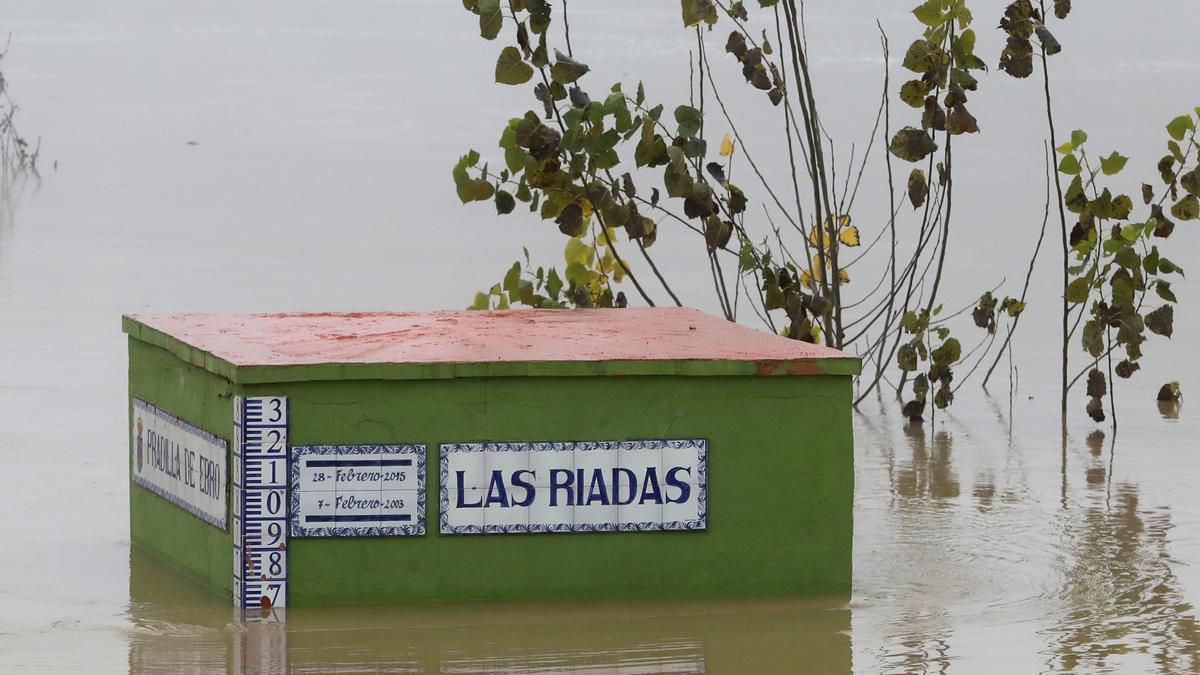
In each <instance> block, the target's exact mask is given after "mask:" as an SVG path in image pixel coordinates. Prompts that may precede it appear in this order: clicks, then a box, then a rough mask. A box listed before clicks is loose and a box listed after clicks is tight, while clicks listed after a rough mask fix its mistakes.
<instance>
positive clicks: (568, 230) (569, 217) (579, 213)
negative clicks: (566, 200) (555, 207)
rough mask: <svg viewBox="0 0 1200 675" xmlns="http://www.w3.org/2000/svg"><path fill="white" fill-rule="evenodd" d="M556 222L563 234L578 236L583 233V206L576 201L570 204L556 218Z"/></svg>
mask: <svg viewBox="0 0 1200 675" xmlns="http://www.w3.org/2000/svg"><path fill="white" fill-rule="evenodd" d="M554 222H555V223H557V224H558V229H559V231H560V232H562V233H563V234H565V235H567V236H569V237H578V236H579V235H581V234H583V207H581V206H579V204H575V203H571V204H568V205H567V206H566V208H564V209H563V210H562V213H560V214H558V217H557V218H555V219H554Z"/></svg>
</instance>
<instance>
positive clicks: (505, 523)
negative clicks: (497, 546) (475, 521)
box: [483, 506, 529, 534]
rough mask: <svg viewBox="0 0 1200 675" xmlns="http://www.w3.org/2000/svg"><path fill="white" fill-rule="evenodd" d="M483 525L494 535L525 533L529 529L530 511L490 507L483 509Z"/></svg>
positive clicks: (521, 508)
mask: <svg viewBox="0 0 1200 675" xmlns="http://www.w3.org/2000/svg"><path fill="white" fill-rule="evenodd" d="M483 524H484V526H485V528H484V529H485V531H487V532H489V533H493V534H498V533H505V532H524V531H526V530H527V529H528V527H529V509H527V508H523V507H517V506H514V507H509V508H503V507H499V506H489V507H487V508H485V509H483Z"/></svg>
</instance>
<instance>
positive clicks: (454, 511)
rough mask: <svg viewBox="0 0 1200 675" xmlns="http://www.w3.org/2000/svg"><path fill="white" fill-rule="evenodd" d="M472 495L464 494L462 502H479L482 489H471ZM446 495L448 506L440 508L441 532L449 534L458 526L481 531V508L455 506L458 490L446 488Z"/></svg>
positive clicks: (482, 523)
mask: <svg viewBox="0 0 1200 675" xmlns="http://www.w3.org/2000/svg"><path fill="white" fill-rule="evenodd" d="M472 492H474V493H475V494H474V495H469V496H468V495H464V496H463V503H466V504H473V503H479V501H480V500H481V499H482V491H481V490H478V489H475V490H472ZM447 497H448V499H449V505H448V507H445V508H443V509H442V513H441V523H442V526H441V532H442V534H450V533H452V532H453V531H454V530H457V529H459V528H468V529H470V530H472V531H477V532H482V531H483V525H484V519H483V509H482V508H464V507H459V506H457V505H458V503H459V494H458V490H448V491H447Z"/></svg>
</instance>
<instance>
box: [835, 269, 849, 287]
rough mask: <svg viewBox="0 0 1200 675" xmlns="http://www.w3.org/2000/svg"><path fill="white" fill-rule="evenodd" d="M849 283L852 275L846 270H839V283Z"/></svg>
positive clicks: (842, 284)
mask: <svg viewBox="0 0 1200 675" xmlns="http://www.w3.org/2000/svg"><path fill="white" fill-rule="evenodd" d="M848 283H850V275H849V274H847V273H846V270H838V285H839V286H844V285H846V284H848Z"/></svg>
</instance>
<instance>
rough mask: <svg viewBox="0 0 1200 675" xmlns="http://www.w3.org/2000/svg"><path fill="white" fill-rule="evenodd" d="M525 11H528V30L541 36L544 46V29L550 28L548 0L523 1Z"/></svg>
mask: <svg viewBox="0 0 1200 675" xmlns="http://www.w3.org/2000/svg"><path fill="white" fill-rule="evenodd" d="M525 9H527V10H529V30H531V31H533V32H534V33H538V34H539V35H541V36H542V45H543V46H544V45H545V37H546V29H547V28H549V27H550V10H551V7H550V2H549V0H525Z"/></svg>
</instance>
